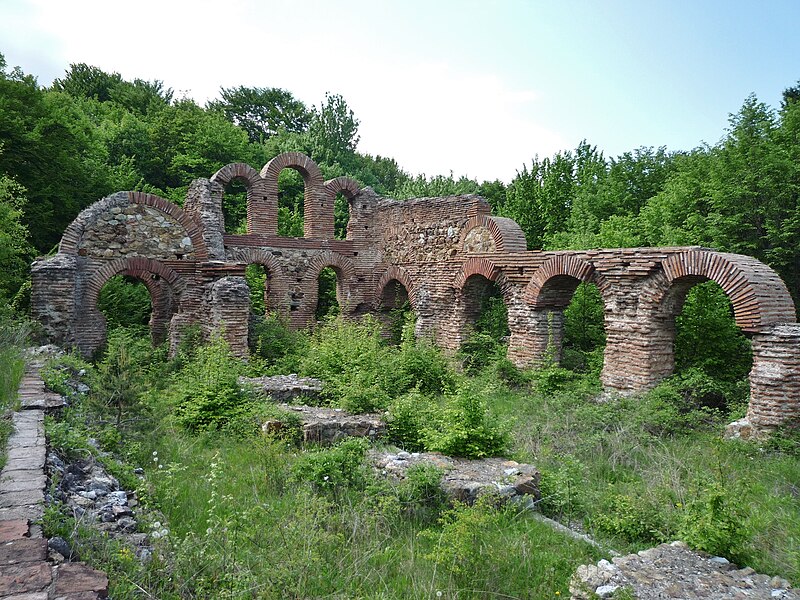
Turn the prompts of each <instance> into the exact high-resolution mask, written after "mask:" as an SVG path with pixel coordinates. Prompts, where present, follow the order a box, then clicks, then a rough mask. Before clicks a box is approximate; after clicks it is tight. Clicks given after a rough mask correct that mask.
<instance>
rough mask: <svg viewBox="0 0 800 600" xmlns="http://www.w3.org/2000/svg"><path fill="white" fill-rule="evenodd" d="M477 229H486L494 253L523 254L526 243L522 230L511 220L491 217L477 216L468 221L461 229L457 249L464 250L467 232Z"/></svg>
mask: <svg viewBox="0 0 800 600" xmlns="http://www.w3.org/2000/svg"><path fill="white" fill-rule="evenodd" d="M477 227H484V228H486V229H487V230H488V231H489V233H490V234H491V236H492V240H493V241H494V246H495V252H525V251H526V250H527V249H528V242H527V240H526V239H525V233H524V232H523V231H522V228H521V227H520V226H519V225H518V224H517V222H516V221H514V220H513V219H508V218H506V217H495V216H492V215H477V216H474V217H472V218H470V219H469V221H467V222H466V223H465V224H464V227H462V229H461V238H460V239H459V248H461V249H462V250H463V249H464V244H465V242H466V240H467V235H469V232H470V231H472V230H473V229H475V228H477Z"/></svg>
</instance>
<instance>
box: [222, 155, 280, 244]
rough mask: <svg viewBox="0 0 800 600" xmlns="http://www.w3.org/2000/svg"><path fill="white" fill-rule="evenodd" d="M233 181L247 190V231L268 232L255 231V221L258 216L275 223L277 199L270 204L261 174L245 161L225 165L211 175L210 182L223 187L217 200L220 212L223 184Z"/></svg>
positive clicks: (256, 227)
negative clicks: (238, 182)
mask: <svg viewBox="0 0 800 600" xmlns="http://www.w3.org/2000/svg"><path fill="white" fill-rule="evenodd" d="M234 181H240V182H242V183H243V184H244V187H245V189H246V190H247V233H268V232H267V231H256V229H258V225H257V223H258V221H259V218H261V219H263V220H264V221H266V222H272V223H277V220H278V205H277V200H276V203H275V205H274V206H272V205H271V203H270V201H269V198H268V195H267V192H266V186H265V183H264V180H263V179H262V178H261V175H260V174H259V172H258V171H256V170H255V169H254V168H253V167H251V166H250V165H248V164H246V163H231V164H229V165H225V166H224V167H222V168H221V169H220V170H219V171H217V172H216V173H214V174H213V175H212V176H211V182H212V183H218V184H220V186H221V187H222V188H223V191H222V194H223V196H220V198H219V200H218V202H219V206H218V208H219V211H220V214H223V213H222V199H223V197H224V193H225V191H224V189H225V186H226V185H228V184H229V183H231V182H234ZM223 220H224V216H223ZM223 229H224V224H223Z"/></svg>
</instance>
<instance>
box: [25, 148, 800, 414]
mask: <svg viewBox="0 0 800 600" xmlns="http://www.w3.org/2000/svg"><path fill="white" fill-rule="evenodd" d="M286 168H290V169H295V170H296V171H298V172H299V173H300V174H301V176H302V177H303V180H304V183H305V222H304V225H305V228H304V237H302V238H286V237H280V236H278V235H277V206H278V192H279V190H278V176H279V175H280V172H281V171H282V170H283V169H286ZM233 181H240V182H242V183H244V185H245V187H246V189H247V205H248V206H247V233H246V234H244V235H233V234H227V233H225V225H224V219H223V212H222V202H223V196H224V193H225V186H226V185H228V184H229V183H231V182H233ZM339 193H341V194H343V195H344V197H345V198H346V199H347V202H348V205H349V208H350V219H349V222H348V226H347V237H346V239H345V240H337V239H334V230H333V223H334V219H333V207H334V202H335V198H336V195H337V194H339ZM254 263H255V264H260V265H263V266H264V268H265V272H266V274H267V292H266V303H267V307H268V309H269V310H278V311H280V312H282V313H283V314H284V315H285V316H286V317H287V319H288V321H289V323H290V325H291V326H292V327H294V328H303V327H308V326H310V325H313V321H314V313H315V309H316V306H317V295H318V276H319V273H320V271H321V270H322V269H324V268H326V267H331V268H333V269H334V270H335V272H336V274H337V282H338V288H337V296H338V300H339V303H340V306H341V308H342V312H343V314H344V315H346V316H355V315H361V314H364V313H366V312H375V311H379V312H380V311H381V310H387V309H388V308H391V307H392V306H393V303H394V302H396V300H397V298H399V297H405V296H403V294H405V295H407V298H408V301H409V303H410V304H411V306H412V308H413V310H414V312H415V314H416V317H417V323H416V327H417V334H418V335H424V336H428V337H430V338H432V339H433V340H435V341H436V343H437V344H439V345H440V346H442V347H444V348H447V349H450V350H455V349H457V348H458V347H459V346H460V345H461V344H462V343H463V342H464V340H465V339H466V336H467V335H468V333H469V330H470V327H471V325H473V323H474V320H475V319H476V317H477V308H476V307H477V306H478V304H479V300H480V297H481V295H482V294H484V293H485V292H486V290H487V289H488V286H490V285H497V286H498V287H499V288H500V291H501V293H502V297H503V301H504V302H505V304H506V306H507V308H508V324H509V329H510V332H511V335H510V338H509V351H508V356H509V358H510V359H511V360H512V361H514V362H515V363H516V364H517V365H519V366H536V365H541V364H542V363H543V362H544V361H550V360H558V358H559V357H560V354H561V341H562V339H563V321H564V309H565V308H566V307H567V306H568V304H569V302H570V300H571V298H572V295H573V294H574V292H575V289H576V288H577V286H578V285H579V284H580V283H582V282H583V283H590V284H594V285H597V287H598V289H599V290H600V294H601V297H602V299H603V304H604V319H605V332H606V339H607V343H606V348H605V356H604V366H603V372H602V381H603V384H604V386H605V387H606V388H607V389H609V390H616V391H618V392H623V393H629V392H636V391H642V390H646V389H649V388H651V387H653V386H654V385H656V384H657V383H658V382H659V381H660V380H661V379H663V378H664V377H665V376H667V375H669V374H670V373H671V372H672V369H673V364H674V358H673V342H674V336H675V317H676V315H677V314H678V313H679V312H680V309H681V306H682V304H683V301H684V299H685V297H686V293H687V292H688V290H689V289H690V288H691V286H693V285H695V284H697V283H699V282H701V281H708V280H713V281H716V282H717V283H718V284H719V285H720V286H721V287H722V289H723V290H724V291H725V292H726V294H727V295H728V297H729V298H730V299H731V302H732V304H733V308H734V316H735V319H736V322H737V324H738V325H739V327H740V328H741V329H742V330H743V331H744V332H745V333H747V334H748V335H750V336H752V337H753V354H754V368H753V373H752V376H751V395H752V400H751V405H750V411H749V413H748V421H747V427H752V428H755V429H756V430H766V429H769V428H773V427H775V426H776V425H778V424H779V423H782V422H786V421H787V420H788V419H790V418H795V417H800V358H798V354H799V353H798V351H797V350H796V349H797V348H798V347H799V346H800V345H799V344H798V343H797V342H798V341H800V334H798V333H797V332H798V331H799V330H798V328H797V327H798V326H796V325H793V324H794V323H795V315H794V306H793V304H792V301H791V298H790V296H789V294H788V292H787V290H786V286H785V285H784V284H783V282H782V281H781V280H780V279H779V278H778V276H777V275H776V274H775V273H774V271H772V270H771V269H770V268H769V267H767V266H766V265H764V264H762V263H760V262H759V261H757V260H755V259H753V258H751V257H745V256H740V255H732V254H724V253H719V252H715V251H713V250H709V249H704V248H697V247H676V248H627V249H601V250H587V251H570V252H541V251H528V250H527V249H526V242H525V236H524V234H523V233H522V230H521V229H520V227H519V225H517V224H516V223H515V222H514V221H512V220H510V219H506V218H502V217H495V216H492V215H491V214H490V208H489V205H488V203H487V202H486V201H485V200H484V199H482V198H480V197H479V196H474V195H468V196H457V197H455V196H451V197H446V198H420V199H415V200H409V201H405V202H400V201H397V200H390V199H385V198H381V197H379V196H378V195H376V194H375V192H374V191H373V190H371V189H369V188H363V189H362V188H360V187H359V185H358V184H357V183H356V182H355V181H354V180H352V179H349V178H347V177H337V178H336V179H332V180H330V181H322V175H321V172H320V170H319V168H318V167H317V165H316V164H314V162H313V161H312V160H311V159H310V158H308V157H306V156H303V155H302V154H298V153H285V154H282V155H280V156H278V157H276V158H274V159H273V160H271V161H270V162H269V163H267V165H265V166H264V168H262V169H261V171H260V172H259V171H256V170H255V169H254V168H252V167H250V166H249V165H245V164H243V163H235V164H232V165H227V166H226V167H223V168H222V169H220V170H219V171H217V173H215V174H214V175H212V177H211V178H210V179H201V180H197V181H195V182H193V183H192V185H191V186H190V188H189V190H188V193H187V198H186V202H185V208H183V209H182V208H181V207H179V206H177V205H175V204H173V203H170V202H168V201H166V200H164V199H162V198H158V197H156V196H153V195H151V194H144V193H141V192H120V193H117V194H114V195H112V196H109V197H108V198H105V199H103V200H100V201H99V202H97V203H95V204H94V205H92V206H91V207H89V208H87V209H86V210H84V211H83V212H81V214H80V215H79V216H78V217H77V218H76V219H75V221H74V222H73V223H72V224H71V225H70V226H69V227H68V228H67V230H66V231H65V233H64V236H63V238H62V241H61V245H60V247H59V253H58V254H57V255H56V256H54V257H50V258H47V259H42V260H39V261H37V262H36V263H35V264H34V266H33V268H32V279H33V292H32V310H33V314H34V316H36V317H37V318H39V320H40V321H41V322H42V325H43V328H44V330H45V332H46V334H47V335H48V336H49V337H50V339H51V340H52V341H54V342H56V343H59V344H61V345H66V346H75V347H77V348H79V349H80V350H81V351H82V352H84V353H86V354H88V353H91V352H92V351H93V350H95V349H96V348H97V347H99V346H100V345H101V344H102V343H103V340H104V336H105V322H104V319H103V316H102V313H100V311H99V310H98V309H97V297H98V295H99V292H100V289H101V287H102V286H103V285H104V284H105V282H106V281H107V280H108V279H109V278H110V277H112V276H113V275H116V274H125V275H130V276H133V277H137V278H139V279H141V280H142V281H144V282H145V285H146V286H147V288H148V290H149V292H150V294H151V297H152V299H153V306H154V310H153V316H152V319H151V329H152V336H153V339H154V341H160V340H161V339H164V338H165V337H166V336H167V335H168V336H169V339H170V344H171V347H172V348H173V350H174V349H175V348H176V347H177V344H178V343H179V342H180V339H181V337H182V335H184V333H183V332H184V331H185V330H186V328H187V327H188V326H191V325H193V324H194V325H199V326H200V328H201V329H202V330H203V332H204V333H205V334H206V335H213V333H214V332H222V335H224V336H225V338H226V339H227V340H228V342H229V344H230V345H231V348H232V349H233V351H234V352H235V353H236V354H237V355H240V356H245V355H246V352H247V333H248V332H247V329H248V316H249V290H248V288H247V284H246V280H245V279H244V274H245V269H246V267H247V266H248V265H250V264H254ZM789 324H792V325H789Z"/></svg>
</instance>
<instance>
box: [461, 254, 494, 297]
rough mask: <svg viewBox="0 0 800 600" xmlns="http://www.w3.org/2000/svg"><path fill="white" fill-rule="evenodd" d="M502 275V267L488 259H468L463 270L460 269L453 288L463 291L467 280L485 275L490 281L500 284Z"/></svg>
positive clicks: (462, 267) (462, 266)
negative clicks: (474, 276)
mask: <svg viewBox="0 0 800 600" xmlns="http://www.w3.org/2000/svg"><path fill="white" fill-rule="evenodd" d="M502 274H503V271H502V270H501V269H500V267H498V266H497V265H496V264H494V263H493V262H492V261H490V260H488V259H486V258H482V257H473V258H468V259H467V260H466V261H464V264H463V265H461V269H459V271H458V273H457V274H456V276H455V279H453V285H452V287H454V288H455V289H457V290H461V289H463V288H464V284H465V283H466V282H467V279H469V278H470V277H472V276H473V275H483V276H484V277H486V279H488V280H489V281H494V282H495V283H499V281H498V280H499V279H500V277H501V275H502Z"/></svg>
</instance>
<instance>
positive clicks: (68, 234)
mask: <svg viewBox="0 0 800 600" xmlns="http://www.w3.org/2000/svg"><path fill="white" fill-rule="evenodd" d="M125 202H128V203H130V204H141V205H142V206H149V207H151V208H155V209H156V210H159V211H161V212H163V213H165V214H167V215H169V216H170V217H172V218H173V219H175V220H176V221H177V222H178V223H180V224H181V225H182V226H183V228H184V229H185V230H186V235H187V236H188V237H189V239H190V240H192V247H193V249H194V257H195V259H196V260H206V259H207V258H208V248H207V246H206V242H205V240H204V239H203V235H202V232H201V230H200V225H198V223H197V222H196V221H195V220H194V219H193V218H192V217H191V216H190V215H189V214H187V213H186V212H185V211H184V210H183V209H182V208H181V207H180V206H178V205H177V204H173V203H172V202H170V201H168V200H165V199H164V198H161V197H159V196H156V195H155V194H148V193H145V192H119V193H117V194H114V195H112V196H108V197H107V198H103V199H102V200H98V201H97V202H95V203H94V204H92V205H91V206H89V207H87V208H85V209H84V210H82V211H81V212H80V214H79V215H78V216H77V217H76V218H75V220H74V221H72V223H70V224H69V226H68V227H67V229H66V230H65V231H64V235H63V236H61V242H60V244H59V248H58V251H59V252H62V253H64V254H77V253H78V246H79V245H80V243H81V240H82V239H83V233H84V231H85V230H86V227H87V225H89V224H90V223H93V222H94V221H95V220H96V219H97V216H98V215H99V214H100V213H103V212H105V211H107V210H110V209H111V208H114V207H116V206H119V205H121V204H124V203H125Z"/></svg>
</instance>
